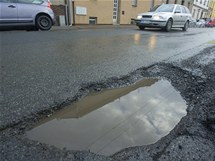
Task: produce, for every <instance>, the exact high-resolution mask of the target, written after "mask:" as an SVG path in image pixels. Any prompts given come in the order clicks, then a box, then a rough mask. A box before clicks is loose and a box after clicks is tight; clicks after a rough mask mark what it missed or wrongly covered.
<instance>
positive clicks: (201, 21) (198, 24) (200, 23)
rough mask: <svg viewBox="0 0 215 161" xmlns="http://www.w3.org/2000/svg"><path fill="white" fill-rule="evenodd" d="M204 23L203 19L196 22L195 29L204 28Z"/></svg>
mask: <svg viewBox="0 0 215 161" xmlns="http://www.w3.org/2000/svg"><path fill="white" fill-rule="evenodd" d="M205 24H206V21H205V20H204V19H199V20H197V22H196V27H199V28H203V27H205Z"/></svg>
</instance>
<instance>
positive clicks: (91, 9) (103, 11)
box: [74, 0, 113, 24]
mask: <svg viewBox="0 0 215 161" xmlns="http://www.w3.org/2000/svg"><path fill="white" fill-rule="evenodd" d="M74 6H75V10H76V7H84V8H86V15H80V14H77V13H76V11H75V12H74V13H75V23H76V24H89V19H90V17H97V24H112V23H113V18H112V17H113V0H79V1H75V2H74Z"/></svg>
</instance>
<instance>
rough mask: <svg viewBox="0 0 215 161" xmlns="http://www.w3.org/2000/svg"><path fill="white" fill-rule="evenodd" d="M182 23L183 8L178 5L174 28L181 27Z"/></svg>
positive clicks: (174, 17)
mask: <svg viewBox="0 0 215 161" xmlns="http://www.w3.org/2000/svg"><path fill="white" fill-rule="evenodd" d="M181 21H182V15H181V7H180V6H178V5H177V6H176V7H175V11H174V15H173V27H174V26H175V27H177V26H179V25H180V24H181Z"/></svg>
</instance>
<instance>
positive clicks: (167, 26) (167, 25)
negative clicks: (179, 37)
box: [165, 19, 172, 32]
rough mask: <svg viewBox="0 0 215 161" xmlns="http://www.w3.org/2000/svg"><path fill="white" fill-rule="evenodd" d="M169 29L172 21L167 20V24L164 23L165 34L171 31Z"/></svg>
mask: <svg viewBox="0 0 215 161" xmlns="http://www.w3.org/2000/svg"><path fill="white" fill-rule="evenodd" d="M171 28H172V20H171V19H169V20H168V21H167V23H166V27H165V30H166V31H167V32H169V31H170V30H171Z"/></svg>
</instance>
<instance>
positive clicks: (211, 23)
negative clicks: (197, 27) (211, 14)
mask: <svg viewBox="0 0 215 161" xmlns="http://www.w3.org/2000/svg"><path fill="white" fill-rule="evenodd" d="M205 26H206V27H215V18H214V19H210V20H209V21H208V22H206V24H205Z"/></svg>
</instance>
